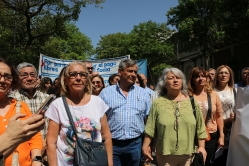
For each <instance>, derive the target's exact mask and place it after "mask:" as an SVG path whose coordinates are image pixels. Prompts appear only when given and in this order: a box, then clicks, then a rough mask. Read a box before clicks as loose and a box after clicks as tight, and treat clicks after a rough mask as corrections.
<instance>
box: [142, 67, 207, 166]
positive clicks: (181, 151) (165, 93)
mask: <svg viewBox="0 0 249 166" xmlns="http://www.w3.org/2000/svg"><path fill="white" fill-rule="evenodd" d="M156 92H157V93H158V96H159V97H158V98H157V99H155V100H154V101H153V103H152V107H151V109H150V113H149V116H148V120H147V123H146V126H145V138H144V142H143V146H142V152H143V154H144V157H145V158H146V159H147V160H153V158H152V156H151V154H150V144H151V141H152V139H155V142H156V158H157V163H158V165H159V166H165V165H171V166H183V165H184V166H190V164H191V162H192V161H191V159H192V153H194V151H195V149H194V138H195V132H196V131H197V138H198V152H201V153H202V154H203V156H204V160H205V158H206V151H205V140H204V139H205V138H206V137H207V134H206V130H205V124H204V121H203V118H202V113H201V110H200V107H199V105H198V103H197V102H195V108H196V119H195V117H194V112H193V108H192V104H191V101H190V98H189V95H188V88H187V84H186V79H185V76H184V74H183V73H182V71H180V70H179V69H177V68H166V69H164V70H163V73H162V76H161V77H160V78H159V81H158V83H157V86H156Z"/></svg>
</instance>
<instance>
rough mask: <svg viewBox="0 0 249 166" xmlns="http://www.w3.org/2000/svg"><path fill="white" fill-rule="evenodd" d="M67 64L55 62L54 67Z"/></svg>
mask: <svg viewBox="0 0 249 166" xmlns="http://www.w3.org/2000/svg"><path fill="white" fill-rule="evenodd" d="M65 66H67V64H63V63H54V67H65Z"/></svg>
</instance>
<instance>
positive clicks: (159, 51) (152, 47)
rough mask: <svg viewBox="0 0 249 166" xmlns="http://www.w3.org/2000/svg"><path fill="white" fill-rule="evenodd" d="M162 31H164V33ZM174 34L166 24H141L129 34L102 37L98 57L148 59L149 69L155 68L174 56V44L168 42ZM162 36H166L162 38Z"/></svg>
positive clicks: (97, 50) (97, 49)
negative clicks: (125, 56)
mask: <svg viewBox="0 0 249 166" xmlns="http://www.w3.org/2000/svg"><path fill="white" fill-rule="evenodd" d="M160 29H163V30H164V33H162V32H161V31H162V30H160ZM172 33H173V31H171V30H170V29H168V28H166V27H165V24H157V23H155V22H152V21H148V22H144V23H140V24H139V25H136V26H134V28H133V30H132V31H131V32H130V33H129V34H126V33H116V34H109V35H107V36H102V37H101V40H100V41H99V43H98V46H97V48H96V53H97V55H98V56H97V57H98V58H111V57H117V56H123V55H130V56H131V59H137V60H138V59H147V60H148V64H149V67H150V68H153V67H155V66H157V65H159V64H161V63H167V61H168V60H170V59H171V57H172V56H173V55H174V46H173V43H171V42H170V41H169V40H167V38H168V37H169V36H171V34H172ZM162 34H165V35H166V36H161V35H162ZM167 35H169V36H168V37H167ZM160 37H163V39H162V38H160ZM155 71H158V70H155Z"/></svg>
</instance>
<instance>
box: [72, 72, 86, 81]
mask: <svg viewBox="0 0 249 166" xmlns="http://www.w3.org/2000/svg"><path fill="white" fill-rule="evenodd" d="M78 75H79V76H80V78H87V76H88V75H87V73H86V72H79V73H77V72H69V78H71V79H73V78H76V77H77V76H78Z"/></svg>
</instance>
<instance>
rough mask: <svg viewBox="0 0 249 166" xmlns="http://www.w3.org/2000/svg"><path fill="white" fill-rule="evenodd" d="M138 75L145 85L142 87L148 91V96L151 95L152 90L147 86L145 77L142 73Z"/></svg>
mask: <svg viewBox="0 0 249 166" xmlns="http://www.w3.org/2000/svg"><path fill="white" fill-rule="evenodd" d="M139 75H140V76H141V77H142V80H143V82H144V85H145V87H144V88H145V90H146V91H147V92H148V94H149V95H150V97H152V95H153V93H154V91H153V90H151V89H150V88H148V87H147V77H146V76H145V75H144V74H139Z"/></svg>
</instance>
